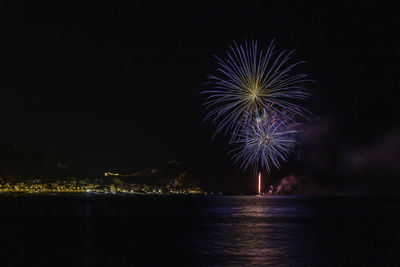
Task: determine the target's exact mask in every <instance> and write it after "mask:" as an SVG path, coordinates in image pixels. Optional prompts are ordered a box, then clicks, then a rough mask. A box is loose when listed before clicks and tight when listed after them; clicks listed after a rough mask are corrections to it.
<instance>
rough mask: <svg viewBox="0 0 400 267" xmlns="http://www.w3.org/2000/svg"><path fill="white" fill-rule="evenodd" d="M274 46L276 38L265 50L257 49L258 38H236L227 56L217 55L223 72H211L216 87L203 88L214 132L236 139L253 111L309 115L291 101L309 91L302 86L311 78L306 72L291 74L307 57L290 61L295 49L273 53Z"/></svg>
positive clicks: (305, 94) (219, 70)
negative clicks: (240, 42) (213, 74)
mask: <svg viewBox="0 0 400 267" xmlns="http://www.w3.org/2000/svg"><path fill="white" fill-rule="evenodd" d="M274 48H275V45H274V42H273V41H272V42H271V44H270V45H269V47H268V49H267V50H266V52H264V51H263V50H258V47H257V42H251V44H248V43H247V42H245V43H244V45H237V44H236V43H235V42H234V43H233V45H232V46H230V52H228V53H227V59H226V60H222V59H220V58H218V57H216V56H215V58H216V59H217V62H218V65H219V67H218V69H217V71H218V73H219V74H220V76H210V77H209V79H210V82H209V83H211V84H212V85H213V88H212V89H211V90H206V91H203V92H202V93H203V94H206V95H208V96H207V101H206V102H205V104H204V105H205V106H206V108H207V110H208V111H209V112H208V114H207V115H206V117H205V120H207V119H210V118H212V120H213V122H214V123H216V126H217V127H216V132H215V134H217V133H219V132H221V131H224V132H225V134H228V133H230V134H232V139H234V138H235V136H236V134H238V133H239V132H240V128H241V126H242V125H243V121H246V122H247V123H249V121H251V119H250V118H252V116H251V115H253V114H254V113H256V112H260V111H262V110H264V109H268V110H273V111H275V112H278V111H279V112H281V111H282V110H288V111H291V112H293V113H295V114H298V115H301V116H306V114H307V112H308V111H307V110H306V109H304V108H302V107H301V106H299V105H297V104H295V103H292V102H291V100H294V99H305V98H307V97H308V95H309V94H308V93H307V92H306V91H305V90H304V89H303V86H302V84H303V83H305V82H310V81H311V80H310V79H308V78H307V75H306V74H292V69H293V68H294V67H296V66H297V65H299V64H301V63H304V61H300V62H297V63H294V64H289V61H290V56H291V55H292V53H293V51H289V52H287V51H283V52H282V53H280V54H278V55H277V56H274V52H273V51H274ZM248 115H250V116H248Z"/></svg>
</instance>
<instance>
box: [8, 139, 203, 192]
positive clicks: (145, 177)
mask: <svg viewBox="0 0 400 267" xmlns="http://www.w3.org/2000/svg"><path fill="white" fill-rule="evenodd" d="M0 192H3V193H7V192H11V193H18V192H20V193H63V192H64V193H71V192H75V193H80V192H99V193H155V194H201V193H203V191H202V189H201V188H200V185H199V181H198V180H197V179H196V178H195V177H194V176H193V175H190V174H188V173H187V172H186V171H185V170H183V168H182V167H181V166H180V164H179V163H178V162H176V161H171V162H168V163H167V164H165V165H164V166H161V167H160V168H154V169H144V170H140V171H137V172H135V173H132V174H119V173H116V172H105V173H104V174H103V175H99V176H97V177H90V178H82V177H80V176H79V175H77V174H76V173H74V172H72V171H71V170H70V168H68V167H67V166H66V165H65V164H63V163H61V162H59V161H57V160H55V159H52V158H51V157H49V156H47V155H45V154H43V153H39V152H35V151H31V150H28V149H26V148H24V147H20V146H17V145H16V144H13V143H10V142H6V141H1V142H0Z"/></svg>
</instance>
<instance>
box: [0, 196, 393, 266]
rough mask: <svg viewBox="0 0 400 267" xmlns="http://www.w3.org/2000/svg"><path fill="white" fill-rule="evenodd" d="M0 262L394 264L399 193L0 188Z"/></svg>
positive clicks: (61, 264) (59, 263) (273, 264)
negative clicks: (170, 193) (181, 193)
mask: <svg viewBox="0 0 400 267" xmlns="http://www.w3.org/2000/svg"><path fill="white" fill-rule="evenodd" d="M0 208H1V215H2V217H1V218H0V229H1V230H0V231H1V232H0V234H1V244H2V249H1V251H0V253H1V259H0V261H1V266H13V265H14V266H20V265H25V266H44V265H45V266H400V199H390V198H386V199H385V198H298V197H166V196H134V197H132V196H126V197H124V196H123V197H121V196H98V195H97V196H95V195H90V196H87V197H85V196H19V197H12V196H7V197H5V196H1V197H0Z"/></svg>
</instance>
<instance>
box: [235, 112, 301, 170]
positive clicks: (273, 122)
mask: <svg viewBox="0 0 400 267" xmlns="http://www.w3.org/2000/svg"><path fill="white" fill-rule="evenodd" d="M296 126H297V124H296V123H295V122H293V113H292V114H285V113H277V112H268V111H264V112H263V113H262V115H261V116H257V118H256V119H255V120H254V121H253V123H252V125H249V126H248V127H243V128H241V131H240V132H239V133H238V135H237V139H236V141H234V143H238V144H239V147H238V148H236V149H234V150H232V151H231V152H232V153H234V156H233V158H234V160H235V163H236V162H238V161H241V162H242V163H241V167H242V168H243V170H244V171H245V170H246V169H248V168H249V167H252V168H253V169H254V170H255V172H257V170H259V169H265V170H266V171H267V172H270V170H271V167H276V168H278V169H279V168H280V166H281V165H280V164H281V162H282V161H287V159H288V157H289V155H290V153H291V152H293V151H294V147H295V145H296V143H297V142H296V138H295V137H296V133H297V130H296V128H297V127H296Z"/></svg>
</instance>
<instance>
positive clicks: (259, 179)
mask: <svg viewBox="0 0 400 267" xmlns="http://www.w3.org/2000/svg"><path fill="white" fill-rule="evenodd" d="M258 194H259V195H261V172H259V173H258Z"/></svg>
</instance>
